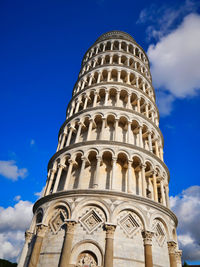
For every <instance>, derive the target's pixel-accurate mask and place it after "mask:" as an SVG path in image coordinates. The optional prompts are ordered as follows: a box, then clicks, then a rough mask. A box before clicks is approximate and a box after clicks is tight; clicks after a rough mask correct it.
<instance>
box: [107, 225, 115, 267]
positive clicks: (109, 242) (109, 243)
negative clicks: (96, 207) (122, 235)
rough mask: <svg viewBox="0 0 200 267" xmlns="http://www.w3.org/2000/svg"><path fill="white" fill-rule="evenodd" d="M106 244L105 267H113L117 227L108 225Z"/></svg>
mask: <svg viewBox="0 0 200 267" xmlns="http://www.w3.org/2000/svg"><path fill="white" fill-rule="evenodd" d="M105 229H106V244H105V258H104V267H113V252H114V251H113V240H114V233H115V229H116V225H114V224H110V223H106V224H105Z"/></svg>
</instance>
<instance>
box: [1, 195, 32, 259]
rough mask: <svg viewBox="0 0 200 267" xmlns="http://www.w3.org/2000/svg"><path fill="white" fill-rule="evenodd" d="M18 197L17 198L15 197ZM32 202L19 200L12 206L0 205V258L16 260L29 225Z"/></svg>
mask: <svg viewBox="0 0 200 267" xmlns="http://www.w3.org/2000/svg"><path fill="white" fill-rule="evenodd" d="M16 199H18V198H16ZM32 207H33V203H31V202H30V201H23V200H19V201H18V202H17V203H16V204H15V205H14V207H8V208H3V207H0V258H2V259H7V260H11V261H17V260H18V257H19V255H20V252H21V249H22V247H23V244H24V232H25V230H26V229H27V228H29V226H30V222H31V218H32Z"/></svg>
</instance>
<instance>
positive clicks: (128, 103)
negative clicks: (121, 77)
mask: <svg viewBox="0 0 200 267" xmlns="http://www.w3.org/2000/svg"><path fill="white" fill-rule="evenodd" d="M127 107H128V108H129V109H131V94H130V93H128V101H127Z"/></svg>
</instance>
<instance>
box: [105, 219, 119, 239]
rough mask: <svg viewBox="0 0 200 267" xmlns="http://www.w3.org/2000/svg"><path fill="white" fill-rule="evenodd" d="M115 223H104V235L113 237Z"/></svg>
mask: <svg viewBox="0 0 200 267" xmlns="http://www.w3.org/2000/svg"><path fill="white" fill-rule="evenodd" d="M116 227H117V225H116V224H112V223H105V229H106V237H107V238H113V236H114V233H115V229H116Z"/></svg>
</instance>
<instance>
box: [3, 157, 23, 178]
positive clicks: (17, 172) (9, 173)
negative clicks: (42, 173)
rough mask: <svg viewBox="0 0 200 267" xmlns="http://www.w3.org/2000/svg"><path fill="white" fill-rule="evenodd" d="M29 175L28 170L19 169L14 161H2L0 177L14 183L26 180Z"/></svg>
mask: <svg viewBox="0 0 200 267" xmlns="http://www.w3.org/2000/svg"><path fill="white" fill-rule="evenodd" d="M27 174H28V170H27V169H26V168H22V169H19V167H18V166H17V165H16V162H15V161H14V160H8V161H0V175H2V176H4V177H6V178H8V179H11V180H13V181H16V180H18V178H25V177H26V176H27Z"/></svg>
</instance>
